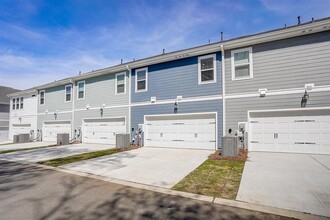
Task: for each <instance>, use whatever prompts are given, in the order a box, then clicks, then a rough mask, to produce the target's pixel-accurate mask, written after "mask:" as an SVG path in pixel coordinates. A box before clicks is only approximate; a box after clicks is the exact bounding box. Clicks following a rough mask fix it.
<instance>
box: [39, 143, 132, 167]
mask: <svg viewBox="0 0 330 220" xmlns="http://www.w3.org/2000/svg"><path fill="white" fill-rule="evenodd" d="M136 148H137V147H129V148H126V149H107V150H100V151H96V152H90V153H84V154H78V155H72V156H68V157H63V158H57V159H53V160H46V161H41V162H38V163H40V164H44V165H48V166H52V167H58V166H62V165H65V164H69V163H74V162H78V161H81V160H88V159H92V158H96V157H102V156H106V155H110V154H114V153H118V152H122V151H127V150H132V149H136Z"/></svg>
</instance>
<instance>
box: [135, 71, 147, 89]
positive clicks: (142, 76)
mask: <svg viewBox="0 0 330 220" xmlns="http://www.w3.org/2000/svg"><path fill="white" fill-rule="evenodd" d="M135 73H136V76H135V92H143V91H147V90H148V69H147V68H143V69H137V70H136V71H135Z"/></svg>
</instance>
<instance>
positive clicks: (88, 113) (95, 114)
mask: <svg viewBox="0 0 330 220" xmlns="http://www.w3.org/2000/svg"><path fill="white" fill-rule="evenodd" d="M128 116H129V113H128V107H122V108H110V109H107V108H105V109H104V111H103V117H102V118H107V117H110V118H113V117H126V130H127V132H128V133H129V127H128V124H129V123H128V122H129V118H128ZM86 118H101V114H100V110H99V109H90V110H83V111H76V112H75V113H74V129H75V130H77V129H78V127H81V126H82V120H83V119H86Z"/></svg>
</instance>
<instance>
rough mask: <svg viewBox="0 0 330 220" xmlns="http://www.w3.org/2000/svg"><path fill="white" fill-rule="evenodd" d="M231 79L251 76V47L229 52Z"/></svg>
mask: <svg viewBox="0 0 330 220" xmlns="http://www.w3.org/2000/svg"><path fill="white" fill-rule="evenodd" d="M231 65H232V68H231V71H232V80H240V79H250V78H253V72H252V47H250V48H245V49H240V50H233V51H232V52H231Z"/></svg>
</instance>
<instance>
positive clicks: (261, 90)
mask: <svg viewBox="0 0 330 220" xmlns="http://www.w3.org/2000/svg"><path fill="white" fill-rule="evenodd" d="M259 93H260V98H263V97H266V93H267V89H259Z"/></svg>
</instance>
